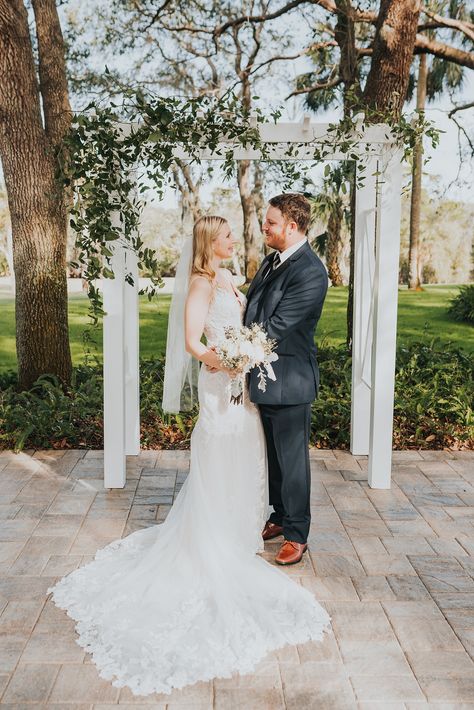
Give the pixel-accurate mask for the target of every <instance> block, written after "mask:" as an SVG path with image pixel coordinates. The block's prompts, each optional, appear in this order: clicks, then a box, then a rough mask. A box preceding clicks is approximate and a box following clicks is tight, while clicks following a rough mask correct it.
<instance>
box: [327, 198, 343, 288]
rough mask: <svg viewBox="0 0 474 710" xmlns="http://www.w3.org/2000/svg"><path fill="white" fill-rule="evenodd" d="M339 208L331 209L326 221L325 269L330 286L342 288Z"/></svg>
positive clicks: (340, 215) (340, 216) (340, 218)
mask: <svg viewBox="0 0 474 710" xmlns="http://www.w3.org/2000/svg"><path fill="white" fill-rule="evenodd" d="M341 209H342V208H341V206H338V205H335V206H334V208H333V209H331V212H330V215H329V219H328V226H327V230H328V239H327V244H326V267H327V270H328V275H329V278H330V279H331V285H332V286H342V285H343V282H342V274H341V269H340V267H339V256H340V252H341V238H342V235H341V231H342V214H341Z"/></svg>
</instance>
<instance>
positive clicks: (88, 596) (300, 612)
mask: <svg viewBox="0 0 474 710" xmlns="http://www.w3.org/2000/svg"><path fill="white" fill-rule="evenodd" d="M243 298H244V297H243V295H241V294H240V299H241V301H242V299H243ZM241 301H239V300H238V299H237V296H236V295H235V294H234V293H232V292H230V291H227V290H225V289H222V288H219V287H218V288H217V289H216V291H215V295H214V298H213V300H212V302H211V305H210V308H209V312H208V316H207V320H206V325H205V334H206V337H207V340H208V343H211V344H212V343H215V342H217V341H218V340H219V339H220V336H221V334H222V331H223V329H224V327H225V326H227V325H239V324H240V322H241V310H242V302H241ZM230 382H231V381H230V378H229V376H228V375H227V374H225V373H223V372H217V373H211V372H209V371H208V370H207V369H206V368H205V367H202V368H201V370H200V375H199V403H200V411H199V419H198V421H197V423H196V426H195V428H194V431H193V434H192V438H191V464H190V471H189V475H188V477H187V479H186V481H185V483H184V485H183V487H182V489H181V491H180V493H179V494H178V496H177V498H176V501H175V503H174V505H173V507H172V508H171V510H170V512H169V514H168V517H167V519H166V521H165V522H164V523H163V524H161V525H157V526H152V527H150V528H147V529H145V530H139V531H137V532H135V533H132V534H131V535H129V536H128V537H125V538H124V539H122V540H117V541H115V542H113V543H111V544H110V545H108V546H107V547H105V548H103V549H102V550H99V552H97V554H96V556H95V559H94V560H93V561H92V562H90V563H89V564H87V565H85V566H84V567H81V568H80V569H78V570H75V571H74V572H72V573H71V574H69V575H68V576H66V577H64V578H63V579H61V580H60V581H59V582H58V583H57V584H56V586H54V587H53V588H52V589H51V590H49V591H52V593H53V599H54V602H55V603H56V604H57V605H58V606H59V607H61V608H62V609H65V610H66V611H67V613H68V615H69V616H71V617H72V618H73V619H75V620H76V622H77V625H76V630H77V633H78V634H79V638H78V643H79V644H80V645H81V646H83V647H84V649H85V650H86V651H88V652H89V653H91V654H92V657H93V661H94V663H95V664H96V665H97V667H98V669H99V672H100V675H101V676H102V677H103V678H106V679H109V680H112V679H113V685H115V686H119V687H122V686H128V687H129V688H130V689H131V691H132V692H133V693H134V694H144V695H146V694H149V693H152V692H155V691H156V692H163V693H169V692H171V690H172V689H173V688H182V687H183V686H185V685H189V684H191V683H195V682H196V681H206V680H210V679H212V678H215V677H229V676H230V675H231V674H232V673H235V672H239V673H248V672H250V671H252V669H254V668H255V666H256V664H257V663H258V661H260V659H262V658H263V657H264V656H265V654H267V653H268V652H269V651H271V650H273V649H276V648H279V647H281V646H283V645H285V644H288V643H291V644H296V643H303V642H305V641H308V640H310V639H316V640H318V639H320V638H321V637H322V634H323V631H324V630H325V629H327V627H328V625H329V616H328V614H327V612H326V611H325V610H324V609H323V608H322V607H321V606H320V605H319V604H318V603H317V601H316V600H315V598H314V597H313V595H312V594H311V593H310V592H309V591H308V590H306V589H304V588H303V587H301V586H300V585H299V584H297V583H296V582H295V581H293V580H292V579H291V578H290V577H288V576H287V575H286V574H285V573H284V572H283V571H282V570H280V569H278V568H276V567H275V566H273V565H271V564H269V563H268V562H266V561H265V560H264V559H262V558H261V557H259V556H258V555H257V554H256V553H258V552H260V551H262V549H263V544H262V538H261V530H262V527H263V524H264V522H265V518H266V513H267V490H266V465H267V464H266V455H265V443H264V437H263V430H262V425H261V422H260V417H259V413H258V410H257V408H256V407H255V405H253V404H252V403H251V402H250V401H249V400H248V399H246V398H244V404H243V405H240V406H237V405H235V404H230Z"/></svg>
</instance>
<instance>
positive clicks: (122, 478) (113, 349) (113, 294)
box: [102, 212, 126, 488]
mask: <svg viewBox="0 0 474 710" xmlns="http://www.w3.org/2000/svg"><path fill="white" fill-rule="evenodd" d="M111 218H112V221H113V223H114V224H115V225H117V226H118V225H119V224H120V221H119V214H118V212H114V213H112V216H111ZM111 249H113V252H114V254H113V257H112V258H111V263H112V269H113V271H114V274H115V278H114V279H103V280H102V292H103V300H104V311H105V313H106V315H104V320H103V328H104V331H103V342H104V348H103V358H104V487H105V488H123V487H124V486H125V482H126V458H125V353H124V311H125V307H124V291H125V250H124V248H123V246H122V245H121V244H118V243H115V244H114V245H113V246H111Z"/></svg>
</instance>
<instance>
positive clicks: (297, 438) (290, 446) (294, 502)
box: [258, 404, 311, 543]
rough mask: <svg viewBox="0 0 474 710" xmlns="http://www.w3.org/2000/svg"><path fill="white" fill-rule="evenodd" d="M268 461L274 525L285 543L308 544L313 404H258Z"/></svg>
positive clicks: (271, 517)
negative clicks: (310, 436) (281, 529)
mask: <svg viewBox="0 0 474 710" xmlns="http://www.w3.org/2000/svg"><path fill="white" fill-rule="evenodd" d="M258 407H259V409H260V414H261V418H262V423H263V429H264V432H265V439H266V443H267V457H268V475H269V494H270V505H272V506H273V510H274V512H273V513H272V514H271V516H270V520H271V522H272V523H276V524H277V525H282V526H283V534H284V536H285V539H286V540H292V541H293V542H299V543H305V542H306V541H307V539H308V534H309V526H310V522H311V512H310V492H311V470H310V464H309V433H310V424H311V404H296V405H271V404H259V405H258Z"/></svg>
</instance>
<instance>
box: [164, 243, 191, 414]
mask: <svg viewBox="0 0 474 710" xmlns="http://www.w3.org/2000/svg"><path fill="white" fill-rule="evenodd" d="M192 258H193V240H192V237H188V238H186V240H185V242H184V245H183V249H182V251H181V256H180V258H179V261H178V266H177V268H176V278H175V281H174V289H173V297H172V299H171V307H170V312H169V319H168V334H167V337H166V358H165V375H164V382H163V402H162V407H163V410H164V411H165V412H172V413H177V412H183V411H189V410H190V409H192V408H193V406H194V405H195V404H196V403H197V385H198V377H199V362H198V361H197V360H196V359H195V358H193V357H192V356H191V354H190V353H188V352H187V351H186V346H185V333H184V309H185V305H186V297H187V294H188V288H189V279H190V276H191V265H192Z"/></svg>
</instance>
